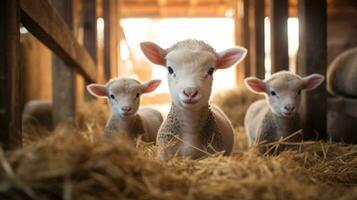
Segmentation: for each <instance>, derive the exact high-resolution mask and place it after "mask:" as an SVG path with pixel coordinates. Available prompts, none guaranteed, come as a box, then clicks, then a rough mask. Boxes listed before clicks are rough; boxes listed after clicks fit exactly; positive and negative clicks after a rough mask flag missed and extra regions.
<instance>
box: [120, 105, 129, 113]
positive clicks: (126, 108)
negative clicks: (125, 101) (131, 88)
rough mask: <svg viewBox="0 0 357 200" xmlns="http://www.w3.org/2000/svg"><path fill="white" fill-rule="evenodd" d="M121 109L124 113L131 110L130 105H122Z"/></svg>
mask: <svg viewBox="0 0 357 200" xmlns="http://www.w3.org/2000/svg"><path fill="white" fill-rule="evenodd" d="M121 110H122V111H124V112H125V113H128V112H130V111H131V107H130V106H123V107H122V108H121Z"/></svg>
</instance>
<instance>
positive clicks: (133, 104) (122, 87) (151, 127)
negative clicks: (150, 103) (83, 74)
mask: <svg viewBox="0 0 357 200" xmlns="http://www.w3.org/2000/svg"><path fill="white" fill-rule="evenodd" d="M160 83H161V80H151V81H148V82H146V83H144V84H141V83H140V82H139V81H137V80H135V79H129V78H117V79H112V80H110V81H109V82H108V83H107V84H106V85H100V84H90V85H88V86H87V90H88V91H89V92H90V93H91V94H92V95H94V96H96V97H99V98H107V99H108V103H109V106H110V108H111V112H112V113H111V117H110V118H109V120H108V122H107V125H106V127H105V130H104V140H105V141H109V140H110V138H111V137H112V136H116V135H119V134H125V136H126V137H128V138H129V139H131V141H134V140H135V139H136V138H137V137H138V136H142V139H143V141H146V142H155V141H156V134H157V132H158V130H159V127H160V125H161V123H162V121H163V119H162V116H161V113H160V112H158V111H156V110H154V109H151V108H140V109H139V105H140V96H141V95H142V94H143V93H148V92H152V91H154V90H155V89H156V88H157V87H158V86H159V85H160Z"/></svg>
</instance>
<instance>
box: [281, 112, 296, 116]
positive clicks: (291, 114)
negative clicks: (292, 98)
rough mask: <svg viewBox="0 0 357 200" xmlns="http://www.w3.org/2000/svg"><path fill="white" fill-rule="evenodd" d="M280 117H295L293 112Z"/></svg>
mask: <svg viewBox="0 0 357 200" xmlns="http://www.w3.org/2000/svg"><path fill="white" fill-rule="evenodd" d="M281 115H283V117H292V116H294V115H295V112H283V113H281Z"/></svg>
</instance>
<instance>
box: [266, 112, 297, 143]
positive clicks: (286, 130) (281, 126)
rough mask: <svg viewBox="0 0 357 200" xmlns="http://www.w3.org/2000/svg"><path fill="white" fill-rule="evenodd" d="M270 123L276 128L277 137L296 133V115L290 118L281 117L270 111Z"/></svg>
mask: <svg viewBox="0 0 357 200" xmlns="http://www.w3.org/2000/svg"><path fill="white" fill-rule="evenodd" d="M270 114H271V117H272V121H273V123H274V124H275V126H276V128H277V132H278V135H279V136H284V137H286V136H288V135H289V134H291V133H293V132H295V131H297V120H298V119H297V116H298V115H297V114H295V115H294V116H291V117H282V116H279V115H277V114H275V113H273V112H271V111H270Z"/></svg>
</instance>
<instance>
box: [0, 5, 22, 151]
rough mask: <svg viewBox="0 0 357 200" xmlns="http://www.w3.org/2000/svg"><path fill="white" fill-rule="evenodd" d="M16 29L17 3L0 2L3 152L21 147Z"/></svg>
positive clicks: (19, 72)
mask: <svg viewBox="0 0 357 200" xmlns="http://www.w3.org/2000/svg"><path fill="white" fill-rule="evenodd" d="M19 29H20V9H19V1H18V0H4V1H0V85H1V87H0V130H1V135H0V142H1V143H2V144H1V145H2V147H3V148H5V149H14V148H17V147H21V146H22V139H21V138H22V135H21V115H22V108H21V107H22V99H23V98H22V93H21V82H22V81H21V68H20V62H19V61H20V59H19V57H20V55H19V45H20V33H19Z"/></svg>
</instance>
